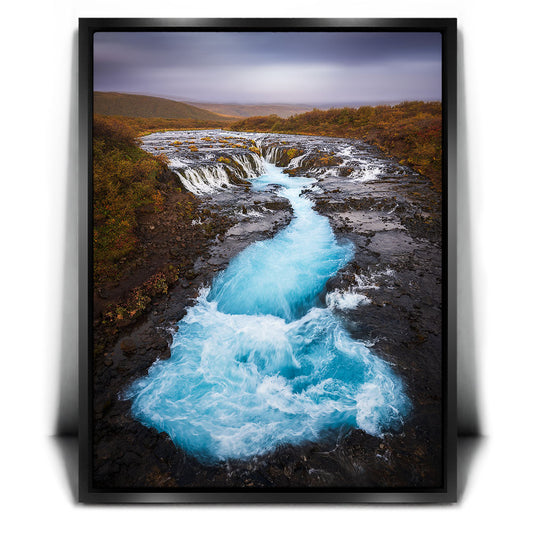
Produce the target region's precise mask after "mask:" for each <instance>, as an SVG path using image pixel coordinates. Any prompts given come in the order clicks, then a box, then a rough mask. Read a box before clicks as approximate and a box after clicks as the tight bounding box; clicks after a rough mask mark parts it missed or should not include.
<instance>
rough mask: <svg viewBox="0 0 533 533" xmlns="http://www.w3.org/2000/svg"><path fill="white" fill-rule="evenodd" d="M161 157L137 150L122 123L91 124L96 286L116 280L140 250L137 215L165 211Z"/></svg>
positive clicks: (131, 132)
mask: <svg viewBox="0 0 533 533" xmlns="http://www.w3.org/2000/svg"><path fill="white" fill-rule="evenodd" d="M166 168H167V167H166V160H165V157H164V156H163V155H160V156H153V155H151V154H148V153H147V152H145V151H144V150H141V148H139V146H138V143H137V141H136V131H135V130H134V129H133V128H131V126H130V125H129V124H127V123H126V122H124V121H121V120H117V119H114V118H108V117H101V116H95V118H94V122H93V256H94V274H95V276H96V278H97V279H98V280H101V279H110V278H115V277H117V276H118V274H119V272H120V264H119V262H120V260H121V259H123V258H124V257H126V256H127V255H128V254H130V253H131V252H132V251H133V250H134V249H135V247H136V245H137V242H138V240H137V237H136V235H135V228H136V226H137V215H138V213H139V211H140V209H141V208H143V207H150V206H151V207H153V208H155V206H157V205H159V206H160V205H161V202H162V194H161V190H160V178H161V176H162V175H163V173H164V172H165V171H166Z"/></svg>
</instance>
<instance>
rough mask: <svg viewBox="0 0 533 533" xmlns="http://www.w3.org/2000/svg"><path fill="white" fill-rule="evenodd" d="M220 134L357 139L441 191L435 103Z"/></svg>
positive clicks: (264, 122)
mask: <svg viewBox="0 0 533 533" xmlns="http://www.w3.org/2000/svg"><path fill="white" fill-rule="evenodd" d="M226 128H228V129H232V130H234V131H255V132H268V133H293V134H305V135H321V136H328V137H344V138H353V139H360V140H363V141H365V142H368V143H370V144H373V145H375V146H377V147H378V148H380V149H381V150H382V151H383V152H384V153H385V154H388V155H390V156H393V157H395V158H396V159H398V160H399V162H400V164H405V165H409V166H410V167H411V168H413V169H414V170H416V171H417V172H418V173H420V174H421V175H422V176H425V177H426V178H429V179H430V180H431V183H432V184H433V186H434V187H435V189H436V190H437V191H441V189H442V183H441V173H442V104H441V103H440V102H404V103H401V104H398V105H394V106H387V105H381V106H374V107H371V106H363V107H359V108H357V109H353V108H347V107H345V108H342V109H329V110H327V111H321V110H318V109H314V110H313V111H310V112H308V113H302V114H300V115H293V116H292V117H289V118H286V119H282V118H280V117H278V116H277V115H270V116H267V117H250V118H247V119H245V120H242V121H239V122H234V123H232V124H231V125H230V126H226Z"/></svg>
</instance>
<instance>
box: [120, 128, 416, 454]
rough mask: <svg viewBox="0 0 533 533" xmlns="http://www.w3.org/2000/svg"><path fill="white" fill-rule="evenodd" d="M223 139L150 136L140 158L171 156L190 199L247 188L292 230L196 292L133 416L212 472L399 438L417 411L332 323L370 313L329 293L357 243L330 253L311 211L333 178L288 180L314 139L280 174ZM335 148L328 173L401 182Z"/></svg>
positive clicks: (260, 138) (133, 389) (348, 297)
mask: <svg viewBox="0 0 533 533" xmlns="http://www.w3.org/2000/svg"><path fill="white" fill-rule="evenodd" d="M223 134H224V135H227V134H226V132H223ZM223 134H222V133H220V132H219V133H217V132H202V135H203V138H202V137H201V134H200V133H197V132H167V133H161V134H153V135H151V136H148V137H146V138H145V140H144V142H145V145H144V147H145V149H147V150H149V151H152V152H153V153H161V152H163V153H165V154H166V155H167V157H168V158H169V160H170V166H171V168H173V169H174V171H175V172H176V173H178V174H179V175H180V176H181V178H182V183H183V185H184V187H185V188H187V189H188V190H189V191H191V192H192V193H194V194H198V195H202V194H204V195H211V196H216V195H221V196H224V195H225V196H228V195H231V189H232V188H235V187H238V186H242V183H241V182H243V181H244V182H245V184H246V186H247V187H249V188H251V190H252V191H256V192H257V194H262V193H269V194H271V195H275V196H278V197H279V198H282V199H285V200H288V202H289V203H290V206H291V208H292V211H293V218H292V221H291V222H290V224H289V225H288V226H287V227H285V228H284V229H282V230H281V231H279V232H278V233H277V234H276V235H275V236H274V237H272V238H269V239H264V240H259V241H257V242H254V243H253V244H251V245H249V246H248V247H246V248H245V249H244V250H243V251H241V252H240V253H239V254H238V255H236V256H235V257H233V258H232V259H231V261H230V262H229V264H228V265H227V267H226V268H225V269H224V270H221V271H220V272H219V273H218V274H217V275H216V276H215V278H214V279H213V281H212V283H211V285H210V286H205V287H203V288H202V290H201V291H200V295H199V296H198V298H197V299H196V301H195V303H194V305H192V306H191V307H190V308H189V309H188V310H187V313H186V315H185V317H184V318H182V319H181V320H180V321H179V323H177V324H176V325H175V330H174V333H173V339H172V345H171V357H170V359H167V360H165V361H156V362H155V363H154V364H153V365H152V367H151V368H150V369H149V372H148V375H146V376H144V377H142V378H140V379H138V380H136V381H135V382H134V383H133V384H132V385H131V386H130V387H129V388H128V389H127V390H126V391H125V392H124V394H123V397H124V399H129V400H131V402H132V404H131V412H132V414H133V416H134V417H135V418H136V419H137V420H139V421H140V422H141V423H142V424H144V425H146V426H148V427H152V428H155V429H156V430H157V431H159V432H165V433H166V434H168V435H169V436H170V438H171V439H172V441H173V442H174V444H175V445H176V446H177V447H179V448H181V449H183V450H184V451H186V452H187V453H189V454H191V455H193V456H194V457H196V458H197V459H198V460H200V461H201V462H204V463H206V464H210V463H216V462H218V461H221V460H226V459H247V458H250V457H254V456H259V455H263V454H266V453H269V452H272V451H273V450H275V449H276V448H278V447H279V446H281V445H286V444H292V445H299V444H302V443H306V442H314V441H318V440H320V439H324V438H331V437H332V436H333V437H335V435H339V434H341V433H343V432H346V431H349V430H350V429H352V428H358V429H361V430H363V431H364V432H366V433H368V434H369V435H373V436H380V435H383V433H384V432H387V431H389V430H393V429H398V428H400V427H401V426H402V424H403V422H404V419H405V417H406V416H407V415H408V413H409V412H410V405H411V402H410V400H409V399H408V398H407V395H406V394H405V390H404V385H403V383H402V380H401V378H400V377H399V376H398V375H396V373H395V372H394V371H393V369H392V367H391V365H390V364H389V363H387V362H385V361H384V360H382V359H381V358H380V357H378V356H377V355H376V354H375V353H374V352H373V351H372V347H371V345H369V343H368V342H364V341H362V340H357V339H356V338H354V336H353V334H352V333H351V332H350V331H348V329H347V328H346V325H345V323H344V319H343V314H342V313H340V312H339V308H343V306H344V308H346V307H347V308H349V309H352V310H353V309H355V308H360V309H361V310H362V311H361V312H364V306H365V304H366V303H367V302H368V298H367V297H366V296H364V295H363V294H358V293H356V292H353V291H352V292H351V293H344V294H341V293H339V292H338V291H329V292H328V290H327V288H326V285H327V282H328V280H330V279H331V278H332V277H334V276H335V275H336V274H337V273H338V272H339V271H340V270H341V269H343V268H344V267H345V266H346V265H347V264H348V263H349V262H350V261H352V260H353V259H354V257H357V253H358V251H357V249H356V246H354V244H353V243H352V242H348V241H346V242H339V241H338V240H337V238H336V237H335V234H334V232H333V230H332V227H331V224H330V221H329V220H328V218H327V217H325V216H323V215H321V214H319V213H318V212H317V211H316V210H315V205H314V202H313V200H312V199H311V197H312V194H313V193H314V194H316V193H317V191H318V192H320V186H319V185H320V181H321V180H324V178H325V177H327V173H328V172H331V170H330V169H329V168H321V169H316V168H308V169H307V172H306V177H302V176H298V175H292V176H291V175H290V174H291V173H290V172H287V170H288V171H290V170H291V169H296V170H297V169H298V168H303V167H302V165H304V163H305V159H306V157H307V155H306V154H308V153H311V152H312V150H313V149H314V146H313V142H315V141H314V139H315V138H311V139H309V140H305V141H304V144H305V143H306V146H307V151H306V150H305V149H302V150H298V151H295V152H294V153H293V154H292V153H291V154H290V155H292V156H293V157H290V158H289V160H288V161H287V164H286V165H285V168H282V167H279V166H275V165H274V164H273V163H272V162H269V161H273V160H274V161H275V160H276V159H278V160H279V157H280V154H279V153H276V148H272V147H265V146H264V144H265V142H266V141H268V136H265V135H262V134H255V135H254V134H248V135H243V134H239V135H240V139H241V140H239V141H230V140H228V137H223ZM284 137H286V138H289V137H291V136H284ZM191 139H192V140H193V142H191ZM217 139H219V140H221V139H225V140H226V141H225V143H224V142H223V143H222V145H224V144H228V143H230V142H233V144H234V146H233V148H234V149H233V153H229V152H228V157H223V156H221V155H220V146H221V145H220V143H217ZM243 139H244V140H243ZM176 143H179V144H176ZM192 144H194V146H195V147H197V148H198V151H196V150H191V149H190V145H192ZM337 144H338V146H337V148H336V152H335V157H337V165H336V168H338V167H339V166H340V167H342V166H343V165H346V162H347V161H349V162H350V163H351V168H352V171H351V176H350V177H349V180H350V181H351V182H352V183H355V184H359V185H360V184H361V183H364V182H367V181H372V180H377V179H379V178H380V176H381V175H389V176H390V175H394V174H401V172H402V169H401V167H399V166H398V165H396V166H394V165H392V163H390V162H387V161H380V160H379V159H376V158H375V156H373V155H372V154H368V153H365V149H364V146H362V145H358V144H357V143H344V144H343V143H337ZM251 147H254V148H255V147H258V149H257V151H255V150H250V148H251ZM228 160H229V163H228ZM339 162H340V163H339ZM284 170H285V171H286V172H283V171H284ZM317 170H318V171H317ZM292 174H295V172H292ZM296 174H298V172H296ZM253 216H254V211H253V210H249V211H248V212H247V217H248V218H251V217H253ZM255 216H258V217H260V216H261V212H260V211H256V212H255Z"/></svg>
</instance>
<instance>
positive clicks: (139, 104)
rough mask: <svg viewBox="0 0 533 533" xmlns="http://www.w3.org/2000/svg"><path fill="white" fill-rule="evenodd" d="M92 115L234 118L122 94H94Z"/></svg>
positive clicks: (150, 97)
mask: <svg viewBox="0 0 533 533" xmlns="http://www.w3.org/2000/svg"><path fill="white" fill-rule="evenodd" d="M94 113H95V114H99V115H107V116H110V115H115V116H123V117H143V118H155V117H158V118H166V119H194V120H216V121H225V122H229V121H231V120H235V118H234V117H228V116H223V115H220V114H217V113H213V112H211V111H208V110H206V109H200V108H198V107H195V106H192V105H190V104H184V103H183V102H175V101H173V100H167V99H166V98H156V97H155V96H142V95H137V94H124V93H103V92H95V93H94Z"/></svg>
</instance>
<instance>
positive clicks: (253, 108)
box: [187, 102, 313, 118]
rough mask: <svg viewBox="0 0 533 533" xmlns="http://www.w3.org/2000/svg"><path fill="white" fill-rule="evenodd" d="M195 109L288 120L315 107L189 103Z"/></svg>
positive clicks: (237, 115) (231, 114) (243, 116)
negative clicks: (275, 116) (276, 116)
mask: <svg viewBox="0 0 533 533" xmlns="http://www.w3.org/2000/svg"><path fill="white" fill-rule="evenodd" d="M187 103H188V104H190V105H193V106H195V107H200V108H202V109H207V110H208V111H212V112H213V113H220V114H222V115H230V116H235V117H241V118H248V117H258V116H267V115H278V117H281V118H288V117H290V116H292V115H298V114H300V113H305V112H307V111H312V109H313V106H309V105H299V104H261V105H252V104H204V103H200V102H187Z"/></svg>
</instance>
